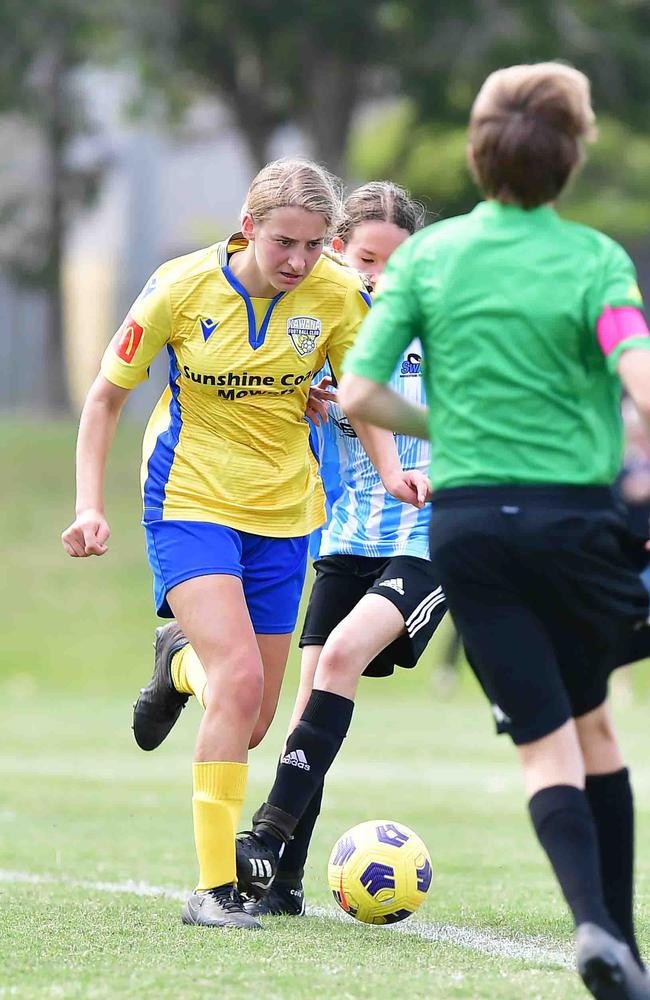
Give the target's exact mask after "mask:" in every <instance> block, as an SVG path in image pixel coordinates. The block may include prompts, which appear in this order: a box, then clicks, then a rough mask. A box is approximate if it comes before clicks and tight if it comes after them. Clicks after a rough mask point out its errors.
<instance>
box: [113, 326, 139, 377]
mask: <svg viewBox="0 0 650 1000" xmlns="http://www.w3.org/2000/svg"><path fill="white" fill-rule="evenodd" d="M143 333H144V328H143V327H141V326H140V324H139V323H136V321H135V320H134V319H133V316H131V314H130V313H129V315H128V316H127V317H126V319H125V320H124V322H123V323H122V326H121V327H120V328H119V330H118V331H117V333H116V334H115V338H114V340H113V348H114V350H115V353H116V354H117V356H118V358H121V359H122V361H125V362H126V363H127V365H130V364H131V362H132V361H133V358H134V357H135V352H136V351H137V349H138V347H139V346H140V341H141V340H142V334H143Z"/></svg>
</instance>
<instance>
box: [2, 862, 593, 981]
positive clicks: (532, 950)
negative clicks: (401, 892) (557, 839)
mask: <svg viewBox="0 0 650 1000" xmlns="http://www.w3.org/2000/svg"><path fill="white" fill-rule="evenodd" d="M0 882H9V883H14V884H15V883H24V884H28V885H69V886H73V887H74V888H77V889H88V890H90V891H93V892H109V893H113V894H115V895H132V896H162V897H163V898H165V899H173V900H175V901H179V902H184V901H185V899H186V898H187V895H188V890H183V889H172V888H169V887H168V886H161V885H149V883H148V882H135V881H134V880H133V879H128V880H127V881H126V882H89V881H85V880H83V879H74V878H67V877H65V876H55V875H34V874H31V873H30V872H19V871H10V870H6V869H0ZM307 914H308V915H309V916H311V917H319V918H321V919H322V918H325V919H328V920H332V919H334V920H337V919H338V920H344V921H346V922H350V923H352V922H351V920H350V917H347V916H346V915H345V914H344V913H343V912H341V911H340V910H335V909H331V910H330V909H326V908H325V907H323V906H308V907H307ZM377 930H378V932H379V933H381V932H382V931H383V932H384V933H389V934H408V935H411V936H412V937H419V938H422V939H423V940H425V941H430V942H431V943H433V944H452V945H456V946H457V947H458V948H466V949H467V950H469V951H476V952H480V953H481V954H483V955H493V956H497V957H500V958H509V959H515V960H519V961H525V962H534V963H536V964H537V965H542V966H552V967H555V968H557V967H560V968H571V967H573V964H574V963H573V959H572V957H571V955H570V953H569V950H568V949H559V948H553V947H551V946H549V944H548V942H547V941H546V940H545V938H542V937H525V936H523V935H522V936H521V937H514V938H512V937H505V936H503V935H501V934H498V933H497V932H496V931H479V930H472V929H471V928H469V927H457V926H455V925H454V924H428V923H424V922H423V921H418V920H412V921H408V922H407V923H400V924H392V925H391V926H390V927H384V928H381V929H380V928H377Z"/></svg>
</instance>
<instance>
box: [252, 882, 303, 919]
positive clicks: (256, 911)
mask: <svg viewBox="0 0 650 1000" xmlns="http://www.w3.org/2000/svg"><path fill="white" fill-rule="evenodd" d="M244 909H245V910H246V913H252V914H253V916H255V917H304V915H305V893H304V890H303V887H302V883H301V882H297V883H293V884H291V885H289V884H286V885H278V883H277V881H276V882H274V883H273V885H272V886H271V888H270V889H269V891H268V892H267V893H266V895H265V896H264V897H263V898H262V899H249V900H247V901H246V902H245V903H244Z"/></svg>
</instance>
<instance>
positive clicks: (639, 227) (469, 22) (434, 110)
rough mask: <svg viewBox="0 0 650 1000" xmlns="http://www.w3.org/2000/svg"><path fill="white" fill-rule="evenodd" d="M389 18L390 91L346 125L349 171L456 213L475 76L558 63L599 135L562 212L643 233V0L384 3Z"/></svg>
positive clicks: (647, 106) (648, 151) (621, 232)
mask: <svg viewBox="0 0 650 1000" xmlns="http://www.w3.org/2000/svg"><path fill="white" fill-rule="evenodd" d="M389 16H390V18H392V23H393V29H394V31H395V33H396V37H397V36H398V37H400V38H401V39H402V44H400V45H399V46H396V47H395V50H394V54H393V60H392V62H393V67H394V70H395V71H396V72H397V73H398V76H399V92H400V94H401V97H400V99H399V100H394V101H392V102H386V103H385V104H384V105H379V106H378V107H377V110H376V112H374V113H372V114H370V115H369V116H366V117H365V119H364V120H362V121H360V122H359V123H358V125H357V126H356V128H355V129H353V131H352V135H351V140H350V145H349V159H348V171H349V172H350V173H351V174H352V175H353V176H355V177H359V178H363V179H368V178H371V177H379V176H390V177H393V178H395V179H396V180H398V181H401V183H403V184H405V185H406V186H407V187H409V188H410V190H412V191H413V193H414V194H417V195H418V196H419V197H424V198H425V200H426V201H427V202H428V204H429V205H430V206H431V210H432V213H433V214H434V215H435V214H442V215H445V216H449V215H453V214H455V213H457V212H462V211H466V210H467V209H468V208H470V207H471V205H473V204H474V203H475V201H476V198H477V192H476V189H475V187H474V185H473V183H472V181H471V178H470V175H469V171H468V169H467V166H466V160H465V144H466V127H467V119H468V114H469V109H470V107H471V104H472V101H473V99H474V96H475V95H476V92H477V91H478V88H479V87H480V85H481V83H482V82H483V80H484V79H485V77H486V76H487V74H488V73H490V72H491V71H492V70H494V69H497V68H498V67H499V66H505V65H509V64H511V63H514V62H526V61H527V62H534V61H539V60H543V59H549V58H557V59H564V60H566V61H569V62H571V63H573V64H574V65H576V66H577V67H578V68H579V69H582V70H583V71H584V72H586V73H587V74H588V75H589V77H590V79H591V81H592V88H593V96H594V104H595V107H596V110H597V112H598V114H599V117H600V139H599V142H598V143H597V144H596V145H595V146H594V147H591V148H590V150H589V162H588V164H587V167H586V169H585V172H584V176H583V177H582V178H581V180H580V183H579V185H578V186H577V187H576V191H575V193H571V192H570V193H569V194H568V196H567V198H566V200H564V201H563V206H564V208H563V210H564V211H565V213H566V214H567V215H570V216H571V217H573V218H576V219H579V220H580V221H584V222H589V223H590V224H591V225H595V226H598V227H600V228H604V229H606V230H607V231H609V232H612V233H613V234H616V235H618V236H620V237H635V236H640V235H643V234H645V233H647V232H648V229H649V228H650V205H649V204H648V199H647V177H648V171H649V170H650V134H648V112H649V111H650V76H649V75H648V73H647V69H646V67H647V62H648V58H649V57H650V4H648V3H647V2H646V0H601V2H600V3H598V4H593V3H591V2H590V0H553V2H552V3H549V4H538V3H536V2H535V0H524V2H518V3H516V4H515V3H512V2H508V0H456V2H455V3H454V4H453V5H447V4H446V3H443V2H441V0H401V2H399V0H396V2H394V3H392V4H391V5H390V10H389V11H388V9H387V12H385V18H386V19H388V18H389ZM623 123H625V124H623Z"/></svg>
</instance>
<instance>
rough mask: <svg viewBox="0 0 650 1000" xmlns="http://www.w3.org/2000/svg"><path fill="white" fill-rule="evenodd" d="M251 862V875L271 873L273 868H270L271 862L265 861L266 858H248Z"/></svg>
mask: <svg viewBox="0 0 650 1000" xmlns="http://www.w3.org/2000/svg"><path fill="white" fill-rule="evenodd" d="M248 860H249V861H250V863H251V868H252V869H253V875H256V876H258V877H260V878H263V877H264V876H265V875H266V876H267V877H268V876H270V875H273V869H272V868H271V862H270V861H267V860H266V858H249V859H248Z"/></svg>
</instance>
